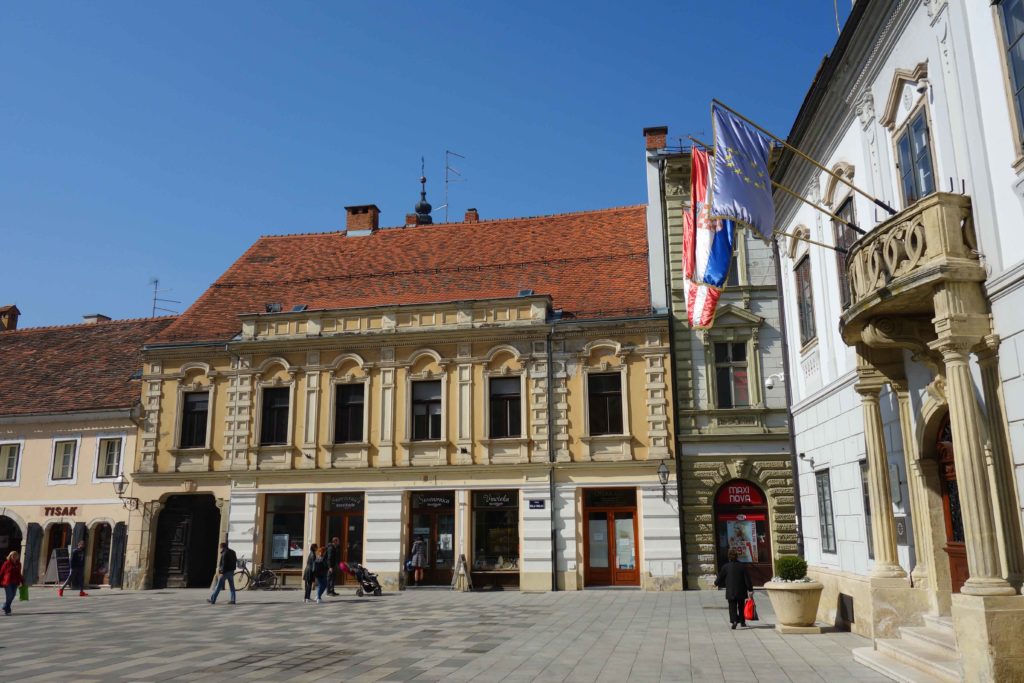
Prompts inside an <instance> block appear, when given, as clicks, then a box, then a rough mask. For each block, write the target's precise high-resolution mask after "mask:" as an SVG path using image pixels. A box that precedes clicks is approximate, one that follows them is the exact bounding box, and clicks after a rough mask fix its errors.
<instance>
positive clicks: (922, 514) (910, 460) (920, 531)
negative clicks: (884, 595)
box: [893, 383, 932, 587]
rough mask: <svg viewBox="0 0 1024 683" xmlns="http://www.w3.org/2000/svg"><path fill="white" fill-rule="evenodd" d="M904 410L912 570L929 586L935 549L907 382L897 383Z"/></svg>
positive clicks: (917, 580) (902, 427)
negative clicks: (912, 540)
mask: <svg viewBox="0 0 1024 683" xmlns="http://www.w3.org/2000/svg"><path fill="white" fill-rule="evenodd" d="M893 389H894V390H895V391H896V400H897V402H898V404H899V411H900V433H901V435H902V437H903V458H904V461H905V462H906V465H907V490H908V491H909V492H910V514H911V516H912V517H911V522H912V525H913V530H914V568H913V571H911V572H910V575H911V577H913V579H914V585H915V586H919V587H927V586H928V584H929V581H930V580H931V577H930V576H929V574H930V572H929V571H928V567H929V565H930V564H931V563H930V561H929V558H931V556H932V555H931V553H932V536H931V530H930V527H929V525H928V500H927V492H926V490H925V486H924V479H923V477H922V476H921V470H920V468H919V466H918V465H919V462H918V461H919V460H920V457H921V456H920V453H919V452H918V449H917V441H916V440H915V439H914V423H913V422H912V421H911V418H910V392H909V390H908V387H907V385H906V384H904V383H900V384H899V385H898V386H897V385H893Z"/></svg>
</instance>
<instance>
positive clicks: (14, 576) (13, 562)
mask: <svg viewBox="0 0 1024 683" xmlns="http://www.w3.org/2000/svg"><path fill="white" fill-rule="evenodd" d="M20 559H21V556H20V555H18V551H17V550H12V551H11V552H9V553H8V554H7V559H6V560H5V561H4V563H3V564H2V565H0V586H3V587H4V593H5V596H4V597H5V598H6V600H4V614H6V615H8V616H10V614H11V603H12V602H14V596H15V595H17V594H18V586H20V585H21V584H23V583H25V577H24V576H22V575H21V562H20V561H19V560H20Z"/></svg>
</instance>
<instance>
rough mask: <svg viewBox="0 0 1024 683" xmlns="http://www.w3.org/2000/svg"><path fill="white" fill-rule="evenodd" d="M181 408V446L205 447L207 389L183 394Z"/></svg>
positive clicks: (208, 396) (207, 408) (208, 405)
mask: <svg viewBox="0 0 1024 683" xmlns="http://www.w3.org/2000/svg"><path fill="white" fill-rule="evenodd" d="M183 396H184V404H183V406H182V410H181V442H180V447H181V448H205V447H206V422H207V419H206V417H207V413H208V412H209V409H210V393H209V392H208V391H189V392H186V393H185V394H183Z"/></svg>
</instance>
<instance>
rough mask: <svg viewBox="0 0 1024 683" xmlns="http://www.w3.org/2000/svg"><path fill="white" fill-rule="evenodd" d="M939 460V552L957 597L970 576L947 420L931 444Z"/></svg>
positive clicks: (950, 432) (950, 430) (950, 431)
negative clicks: (942, 525)
mask: <svg viewBox="0 0 1024 683" xmlns="http://www.w3.org/2000/svg"><path fill="white" fill-rule="evenodd" d="M935 451H936V453H937V454H938V458H939V480H940V484H941V487H942V512H943V517H944V518H945V521H946V545H945V546H943V548H942V549H943V550H944V551H945V552H946V556H947V557H948V558H949V578H950V583H951V584H952V588H953V592H954V593H959V592H960V587H961V586H963V585H964V583H965V582H966V581H967V579H968V577H969V576H970V572H969V571H968V569H967V548H966V547H965V546H964V522H963V517H962V516H961V512H960V489H959V487H958V485H957V481H956V463H955V462H954V458H953V431H952V428H951V427H950V424H949V416H947V417H946V418H945V419H944V420H943V421H942V425H941V426H940V427H939V436H938V439H937V442H936V444H935Z"/></svg>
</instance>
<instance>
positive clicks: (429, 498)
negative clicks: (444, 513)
mask: <svg viewBox="0 0 1024 683" xmlns="http://www.w3.org/2000/svg"><path fill="white" fill-rule="evenodd" d="M412 506H413V507H414V508H450V507H454V506H455V496H454V495H453V494H451V493H414V494H412Z"/></svg>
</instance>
